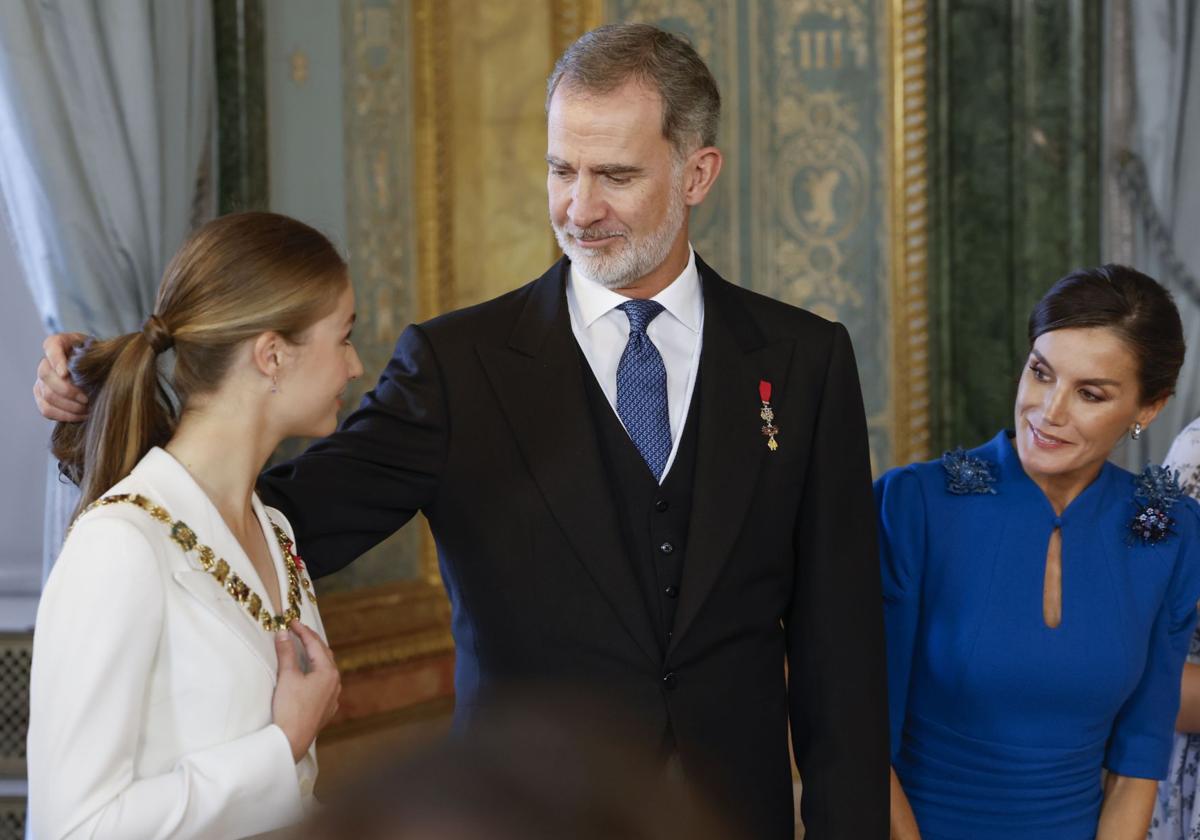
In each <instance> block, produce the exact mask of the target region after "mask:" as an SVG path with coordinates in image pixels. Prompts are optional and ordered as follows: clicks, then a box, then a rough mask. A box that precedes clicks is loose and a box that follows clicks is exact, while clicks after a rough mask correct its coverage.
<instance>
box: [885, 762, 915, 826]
mask: <svg viewBox="0 0 1200 840" xmlns="http://www.w3.org/2000/svg"><path fill="white" fill-rule="evenodd" d="M891 826H892V830H891V840H921V831H920V829H919V828H917V818H916V816H915V815H914V814H913V809H912V806H911V805H909V804H908V797H907V796H906V795H905V794H904V788H903V787H901V785H900V779H899V777H897V776H896V768H894V767H893V768H892V820H891Z"/></svg>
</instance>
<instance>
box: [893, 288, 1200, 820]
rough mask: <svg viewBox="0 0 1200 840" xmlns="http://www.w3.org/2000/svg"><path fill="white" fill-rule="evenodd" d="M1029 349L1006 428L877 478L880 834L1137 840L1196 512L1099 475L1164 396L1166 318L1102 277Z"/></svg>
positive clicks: (1134, 479) (1170, 705) (1186, 610)
mask: <svg viewBox="0 0 1200 840" xmlns="http://www.w3.org/2000/svg"><path fill="white" fill-rule="evenodd" d="M1029 342H1030V350H1029V359H1028V362H1027V364H1026V369H1025V370H1024V371H1023V373H1022V375H1021V378H1020V383H1019V386H1018V391H1017V398H1016V405H1015V410H1014V421H1015V429H1014V431H1012V432H1001V433H1000V434H998V435H996V437H995V438H993V439H992V440H991V441H989V442H988V443H986V444H984V445H983V446H980V447H979V448H977V449H974V450H971V451H969V452H963V451H962V450H958V451H956V452H953V453H947V454H946V455H945V456H944V457H943V458H942V460H941V461H934V462H930V463H925V464H914V465H912V466H909V467H905V468H902V469H896V470H892V471H891V472H889V473H887V474H886V475H884V476H883V477H882V478H881V479H880V480H879V481H878V482H877V484H876V488H875V490H876V498H877V501H878V505H879V516H880V523H881V530H880V542H881V557H882V569H883V590H884V601H885V612H886V619H887V633H888V681H889V684H888V690H889V698H890V709H891V732H892V766H893V776H892V793H893V804H892V836H893V838H898V840H909V838H916V837H920V838H923V839H924V840H951V838H953V840H988V839H989V838H1006V840H1009V838H1019V840H1043V839H1044V840H1091V839H1092V838H1099V840H1118V838H1121V840H1126V839H1127V840H1141V838H1144V837H1145V835H1146V829H1147V826H1148V825H1149V821H1150V814H1151V811H1152V809H1153V806H1154V795H1155V781H1154V780H1156V779H1159V778H1162V777H1163V776H1164V775H1165V773H1166V769H1167V763H1168V760H1169V758H1170V753H1171V736H1172V729H1173V724H1174V721H1175V714H1176V710H1177V708H1178V704H1179V681H1180V672H1181V670H1182V668H1183V661H1184V657H1185V655H1186V653H1187V649H1188V640H1189V638H1190V636H1191V633H1192V629H1193V626H1194V625H1195V619H1196V601H1197V598H1198V597H1200V506H1198V505H1197V504H1196V502H1195V501H1193V500H1192V499H1190V498H1187V497H1186V496H1184V495H1183V494H1182V493H1181V492H1180V490H1179V487H1178V484H1177V483H1176V482H1175V479H1174V477H1173V476H1172V475H1171V474H1168V473H1167V472H1166V471H1165V470H1162V469H1161V468H1158V469H1155V468H1147V470H1146V471H1145V472H1144V473H1143V474H1142V475H1140V476H1135V475H1133V474H1131V473H1128V472H1126V471H1125V470H1122V469H1120V468H1119V467H1116V466H1115V465H1113V464H1111V463H1109V462H1108V460H1107V459H1108V456H1109V454H1110V453H1111V452H1112V450H1113V448H1114V447H1115V446H1116V445H1117V444H1118V443H1119V442H1120V440H1121V439H1122V438H1123V436H1124V435H1125V434H1131V435H1133V436H1134V437H1136V436H1137V435H1139V434H1141V430H1142V429H1144V428H1145V427H1146V426H1148V425H1149V424H1150V423H1151V422H1152V421H1153V420H1154V417H1155V416H1156V415H1157V414H1158V412H1159V410H1160V409H1161V408H1162V407H1163V405H1165V403H1166V401H1167V399H1168V398H1169V397H1170V395H1171V393H1172V392H1173V390H1174V386H1175V380H1176V377H1177V375H1178V372H1179V368H1180V365H1181V364H1182V362H1183V354H1184V343H1183V331H1182V327H1181V324H1180V319H1179V313H1178V311H1177V310H1176V308H1175V305H1174V303H1173V302H1172V301H1171V299H1170V295H1169V294H1168V293H1167V292H1166V291H1165V290H1164V289H1163V288H1162V287H1161V286H1159V285H1158V284H1157V283H1155V282H1154V281H1153V280H1151V279H1150V278H1149V277H1146V276H1145V275H1142V274H1139V273H1138V272H1136V271H1133V270H1132V269H1128V268H1123V267H1120V266H1104V267H1102V268H1099V269H1094V270H1087V271H1079V272H1076V273H1074V274H1071V275H1068V276H1067V277H1065V278H1063V279H1062V280H1060V281H1059V282H1058V283H1057V284H1055V286H1054V288H1052V289H1051V290H1050V291H1049V292H1048V293H1047V295H1046V296H1045V297H1044V298H1043V299H1042V300H1041V301H1040V302H1039V303H1038V305H1037V307H1036V308H1035V309H1034V312H1033V314H1032V315H1031V316H1030V320H1029ZM1103 771H1107V773H1104V772H1103Z"/></svg>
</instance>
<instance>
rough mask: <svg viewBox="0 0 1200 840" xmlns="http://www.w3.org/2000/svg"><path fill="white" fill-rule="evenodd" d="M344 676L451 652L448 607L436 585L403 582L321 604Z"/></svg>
mask: <svg viewBox="0 0 1200 840" xmlns="http://www.w3.org/2000/svg"><path fill="white" fill-rule="evenodd" d="M321 615H322V619H323V620H324V622H325V625H326V626H327V627H328V628H329V635H330V638H331V640H332V641H333V643H334V646H335V647H336V649H337V658H338V667H339V668H341V670H342V671H343V673H350V672H354V671H360V670H363V669H366V668H380V667H388V666H393V665H400V664H403V663H406V662H410V661H412V660H414V659H418V658H421V657H425V656H433V655H437V654H444V653H449V652H450V651H451V650H453V649H454V643H453V640H452V638H451V636H450V603H449V601H448V600H447V598H446V593H445V592H444V591H443V590H442V587H441V585H440V584H431V583H429V582H427V581H424V580H411V581H402V582H400V583H394V584H388V585H386V586H378V587H373V588H371V589H367V590H363V591H361V592H339V593H335V594H333V595H329V596H327V597H325V598H322V599H321Z"/></svg>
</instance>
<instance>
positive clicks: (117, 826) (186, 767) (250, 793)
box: [28, 516, 302, 840]
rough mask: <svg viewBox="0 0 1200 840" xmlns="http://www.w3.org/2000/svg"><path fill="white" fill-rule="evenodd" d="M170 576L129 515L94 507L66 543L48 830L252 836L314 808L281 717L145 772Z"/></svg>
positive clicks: (47, 663) (41, 822) (43, 761)
mask: <svg viewBox="0 0 1200 840" xmlns="http://www.w3.org/2000/svg"><path fill="white" fill-rule="evenodd" d="M167 585H172V584H169V583H168V584H167ZM163 586H164V581H163V577H162V573H161V571H160V568H159V560H158V557H157V556H156V554H155V550H154V548H153V546H152V545H151V543H150V541H149V540H148V539H147V538H146V537H145V536H143V534H142V533H141V531H140V530H139V529H138V527H136V526H135V525H134V524H133V523H131V522H129V521H126V520H123V519H120V518H118V517H115V516H92V517H89V518H87V519H84V520H82V521H81V522H80V523H79V525H78V526H77V527H76V528H75V531H74V533H73V534H72V535H71V537H70V539H69V540H68V541H67V544H66V546H64V548H63V552H62V554H61V555H60V557H59V560H58V563H57V564H56V566H55V568H54V571H53V573H52V574H51V576H50V580H49V582H48V584H47V586H46V590H45V592H44V593H43V596H42V603H41V605H40V606H39V609H38V621H37V626H36V628H35V632H34V649H33V670H32V674H31V695H30V701H31V702H30V706H31V717H30V727H29V742H28V756H29V806H30V814H29V815H30V820H31V824H32V828H33V834H34V836H36V837H38V838H39V840H61V838H82V837H130V838H132V837H175V838H189V837H193V838H195V837H244V836H247V835H252V834H258V833H261V832H265V831H268V830H272V829H275V828H280V827H282V826H283V825H284V824H286V823H287V822H289V821H292V820H295V819H298V818H299V817H300V816H301V811H302V809H301V802H300V789H299V787H300V786H299V780H298V778H297V775H296V767H295V763H294V761H293V757H292V747H291V746H290V744H289V742H288V738H287V736H286V735H285V734H284V732H283V730H282V729H280V728H279V727H278V726H276V725H274V724H269V725H267V726H265V727H263V728H261V729H259V730H258V731H255V732H252V733H249V734H247V735H245V736H242V737H240V738H236V739H233V740H230V741H226V742H224V743H219V744H214V745H211V746H207V747H205V748H202V749H197V750H195V751H193V752H190V753H188V754H186V755H183V756H181V757H180V758H179V759H178V760H177V761H175V762H174V766H173V767H172V768H171V769H170V770H169V771H167V772H165V773H160V774H157V775H149V776H139V775H138V770H137V767H136V764H135V762H136V759H137V755H138V742H139V738H140V736H141V726H142V721H143V719H144V717H145V715H146V712H147V709H146V700H147V695H148V688H149V685H150V681H151V679H152V678H153V674H154V668H155V661H156V657H157V656H158V655H159V653H160V650H159V646H160V642H161V636H162V632H163V620H164V608H165V603H166V602H165V598H164V593H163ZM184 714H185V713H184V712H181V715H184ZM180 725H181V726H186V725H187V723H186V717H185V718H184V719H183V720H182V721H181V723H180Z"/></svg>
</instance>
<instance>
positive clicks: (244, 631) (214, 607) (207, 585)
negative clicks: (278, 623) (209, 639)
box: [173, 568, 279, 683]
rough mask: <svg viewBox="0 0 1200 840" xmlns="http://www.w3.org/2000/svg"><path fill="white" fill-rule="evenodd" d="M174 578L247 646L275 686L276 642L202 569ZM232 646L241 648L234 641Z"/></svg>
mask: <svg viewBox="0 0 1200 840" xmlns="http://www.w3.org/2000/svg"><path fill="white" fill-rule="evenodd" d="M173 577H174V578H175V582H176V583H178V584H179V585H180V586H181V587H183V588H184V590H186V591H187V593H188V594H189V595H191V596H192V597H193V598H195V599H196V600H197V601H199V602H200V603H201V604H202V605H203V606H204V608H205V609H207V610H208V612H209V613H210V614H211V615H212V616H213V617H214V618H216V619H217V620H218V621H220V622H221V624H223V625H224V626H225V628H226V629H227V630H228V631H229V633H230V634H231V635H232V636H235V637H236V638H237V639H238V640H239V641H240V642H241V643H242V644H244V645H245V646H246V647H247V648H248V649H249V650H250V652H251V653H252V654H253V655H254V657H255V658H256V659H257V660H258V661H259V663H261V664H262V666H263V667H264V668H266V669H267V673H268V674H270V675H271V682H272V683H274V682H275V678H276V671H277V669H278V667H279V666H278V660H277V659H276V657H275V641H274V639H273V638H272V636H271V634H270V633H268V632H266V631H265V630H263V629H262V626H261V625H259V624H258V623H257V622H252V621H251V620H250V614H249V613H248V612H246V610H245V608H243V607H241V606H240V605H239V604H238V602H237V601H235V600H234V599H233V596H231V595H230V594H229V593H228V592H226V591H225V590H224V589H223V588H222V587H221V585H220V584H219V583H217V581H216V580H215V579H214V578H213V576H212V575H210V574H209V573H208V572H205V571H202V570H201V569H191V568H188V569H179V570H177V571H175V572H174V574H173ZM230 642H231V643H233V644H237V643H238V642H235V641H234V640H233V639H230Z"/></svg>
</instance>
